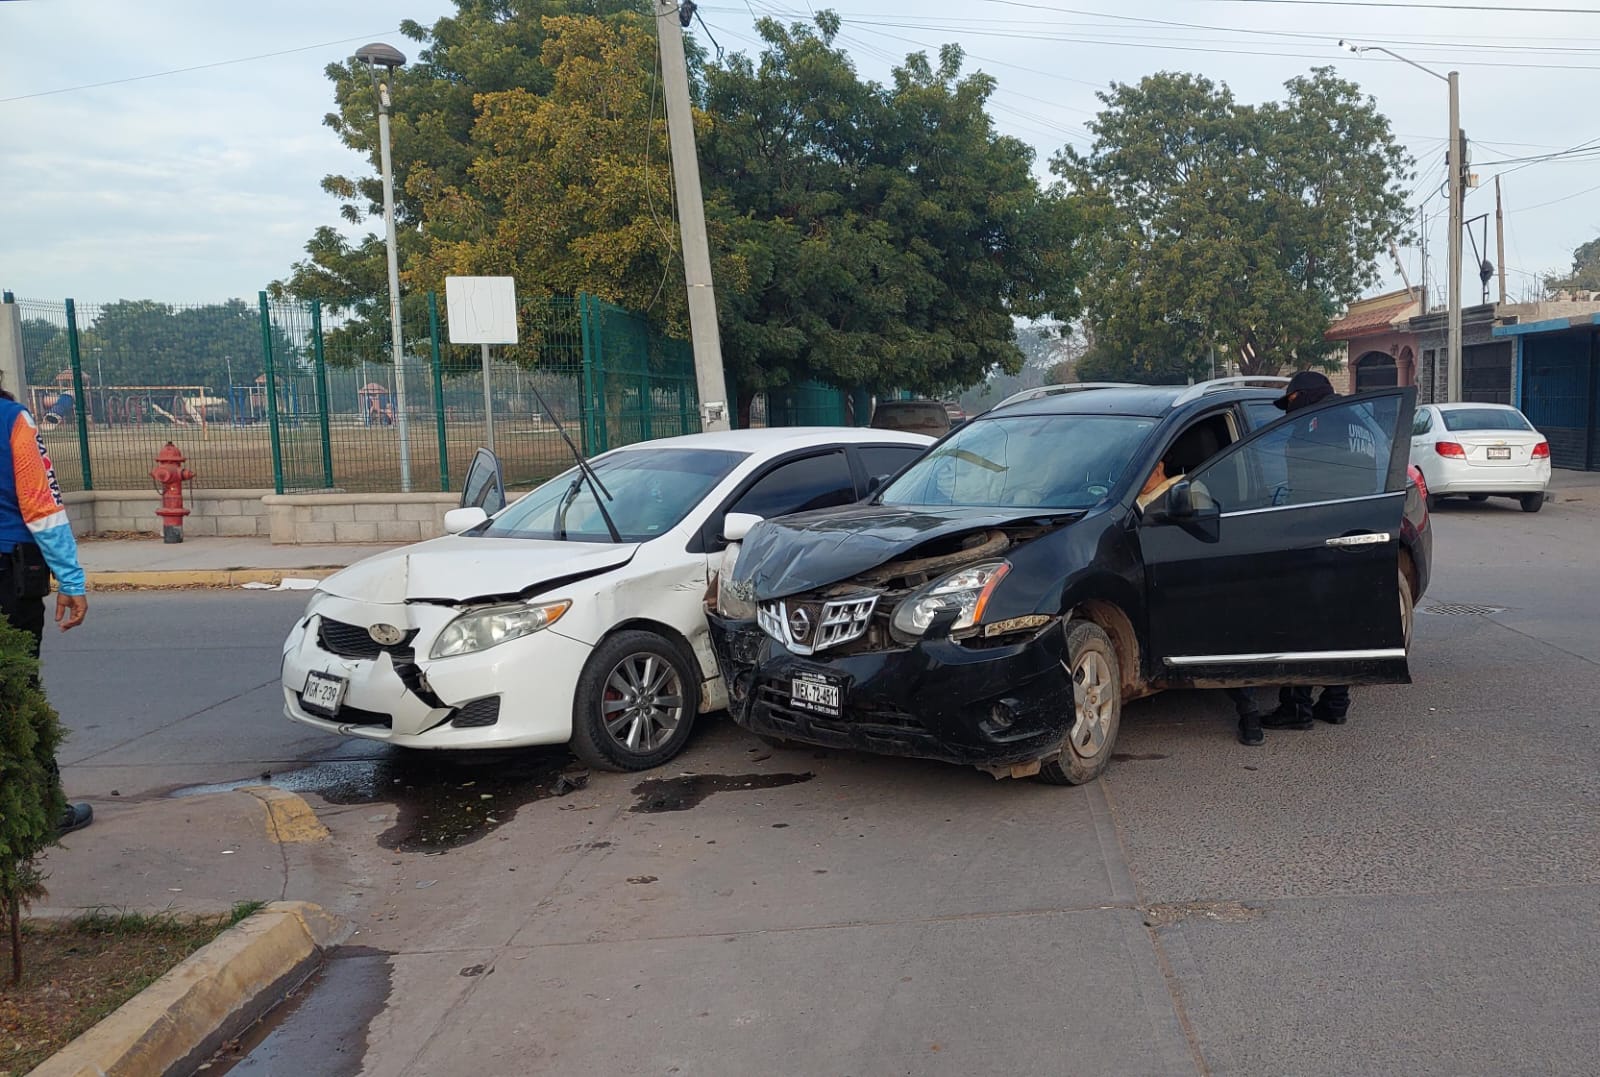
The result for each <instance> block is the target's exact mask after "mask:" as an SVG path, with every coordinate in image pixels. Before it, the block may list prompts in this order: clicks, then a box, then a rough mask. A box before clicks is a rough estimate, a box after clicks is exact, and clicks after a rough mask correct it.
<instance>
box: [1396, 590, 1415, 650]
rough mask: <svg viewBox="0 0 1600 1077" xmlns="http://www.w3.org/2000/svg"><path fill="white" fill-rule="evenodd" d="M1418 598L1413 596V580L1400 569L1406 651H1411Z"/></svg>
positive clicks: (1401, 623) (1401, 608) (1401, 617)
mask: <svg viewBox="0 0 1600 1077" xmlns="http://www.w3.org/2000/svg"><path fill="white" fill-rule="evenodd" d="M1416 619H1417V606H1416V599H1414V598H1413V597H1412V596H1411V581H1410V580H1408V579H1406V570H1405V569H1401V570H1400V629H1401V632H1402V633H1403V635H1402V637H1401V638H1402V639H1403V640H1404V641H1405V649H1406V653H1407V654H1409V653H1410V652H1411V628H1412V626H1413V625H1414V624H1415V623H1416Z"/></svg>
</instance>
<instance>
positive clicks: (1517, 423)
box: [1439, 408, 1533, 430]
mask: <svg viewBox="0 0 1600 1077" xmlns="http://www.w3.org/2000/svg"><path fill="white" fill-rule="evenodd" d="M1439 414H1440V415H1443V416H1444V428H1445V429H1446V430H1532V429H1533V427H1531V426H1529V425H1528V420H1526V419H1524V418H1523V417H1522V412H1520V411H1517V410H1516V409H1515V408H1440V409H1439Z"/></svg>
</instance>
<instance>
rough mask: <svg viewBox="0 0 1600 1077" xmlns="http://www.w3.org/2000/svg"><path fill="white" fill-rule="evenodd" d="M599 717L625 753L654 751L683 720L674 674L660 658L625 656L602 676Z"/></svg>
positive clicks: (681, 690)
mask: <svg viewBox="0 0 1600 1077" xmlns="http://www.w3.org/2000/svg"><path fill="white" fill-rule="evenodd" d="M600 718H601V721H602V722H603V723H604V725H605V728H606V733H607V735H609V736H610V737H611V739H612V740H614V741H615V742H616V743H617V744H619V745H621V746H622V747H623V748H625V749H627V750H628V751H630V752H634V753H636V754H640V755H645V754H648V753H650V752H653V751H656V750H658V749H659V748H660V747H661V746H662V745H663V744H665V743H666V742H667V741H668V740H669V739H671V737H672V735H673V734H674V733H676V732H677V731H678V724H679V723H680V722H681V721H682V720H683V685H682V683H681V681H680V680H679V678H678V671H677V670H675V669H674V668H673V667H672V663H671V662H668V661H666V660H665V659H663V658H662V657H661V656H660V655H655V654H630V655H628V656H627V657H626V658H624V659H622V661H620V662H618V663H617V664H616V665H615V666H613V667H612V669H611V672H610V673H609V674H608V675H607V676H606V680H605V690H604V692H602V693H601V698H600Z"/></svg>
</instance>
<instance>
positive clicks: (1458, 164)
mask: <svg viewBox="0 0 1600 1077" xmlns="http://www.w3.org/2000/svg"><path fill="white" fill-rule="evenodd" d="M1339 47H1340V48H1342V49H1345V50H1347V51H1349V52H1353V53H1355V54H1356V55H1357V56H1359V55H1361V54H1362V53H1364V52H1381V53H1383V54H1384V55H1386V56H1391V57H1393V58H1394V59H1396V60H1399V61H1400V62H1401V63H1403V64H1410V65H1411V66H1412V67H1414V68H1416V69H1417V70H1418V71H1421V72H1423V73H1424V74H1428V75H1432V76H1433V77H1434V78H1436V79H1438V80H1439V81H1440V82H1443V83H1446V84H1447V85H1448V86H1449V87H1450V131H1449V140H1448V141H1447V142H1446V143H1445V151H1446V155H1447V156H1446V164H1445V168H1446V170H1447V171H1448V173H1449V176H1448V178H1447V180H1446V182H1447V183H1449V185H1450V236H1449V239H1450V245H1449V246H1450V254H1449V258H1448V261H1449V263H1450V269H1449V273H1450V281H1449V284H1450V287H1449V293H1450V307H1449V313H1448V314H1447V315H1446V325H1447V329H1446V331H1445V332H1446V335H1445V355H1446V362H1445V371H1446V373H1445V396H1444V399H1445V400H1446V401H1456V400H1460V399H1461V203H1462V199H1463V198H1464V197H1465V195H1466V191H1465V189H1464V185H1465V183H1466V174H1465V173H1466V164H1465V162H1464V161H1462V159H1461V151H1462V149H1463V146H1462V138H1461V79H1460V76H1459V75H1458V73H1457V72H1454V71H1452V72H1450V73H1449V74H1448V75H1441V74H1439V72H1437V71H1435V70H1433V69H1432V68H1430V67H1423V66H1422V65H1421V64H1419V63H1417V62H1416V61H1415V60H1409V59H1407V58H1406V57H1404V56H1401V55H1400V54H1399V53H1398V52H1395V51H1394V50H1393V49H1386V48H1384V47H1383V46H1382V45H1358V44H1356V43H1355V42H1353V41H1340V42H1339ZM1423 285H1424V287H1426V285H1427V280H1426V276H1424V280H1423ZM1423 313H1427V312H1426V311H1424V312H1423ZM1433 391H1434V396H1435V398H1436V399H1437V398H1438V395H1439V387H1438V386H1437V385H1435V386H1434V390H1433Z"/></svg>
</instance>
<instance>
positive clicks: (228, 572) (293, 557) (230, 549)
mask: <svg viewBox="0 0 1600 1077" xmlns="http://www.w3.org/2000/svg"><path fill="white" fill-rule="evenodd" d="M393 548H394V547H393V546H391V545H386V544H382V543H377V544H371V545H343V546H337V545H330V546H281V545H280V546H274V545H273V544H272V543H271V542H269V541H267V540H266V539H264V538H193V539H189V540H188V541H186V542H181V543H172V544H170V545H169V544H167V543H164V542H162V541H161V540H160V539H88V540H83V541H80V542H79V544H78V556H79V560H80V561H82V563H83V568H84V571H85V572H86V573H87V574H88V576H89V587H90V589H91V590H94V589H97V588H105V587H229V586H232V587H237V586H240V585H242V584H245V583H271V584H276V583H279V582H281V581H282V580H283V579H285V578H286V577H301V578H309V579H321V578H322V577H323V576H326V575H328V574H330V573H332V572H334V571H336V570H338V569H341V568H343V567H345V566H346V565H353V564H355V563H356V562H357V561H360V560H361V559H363V558H366V557H371V556H372V555H373V554H376V553H382V552H383V551H385V550H389V549H393Z"/></svg>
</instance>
